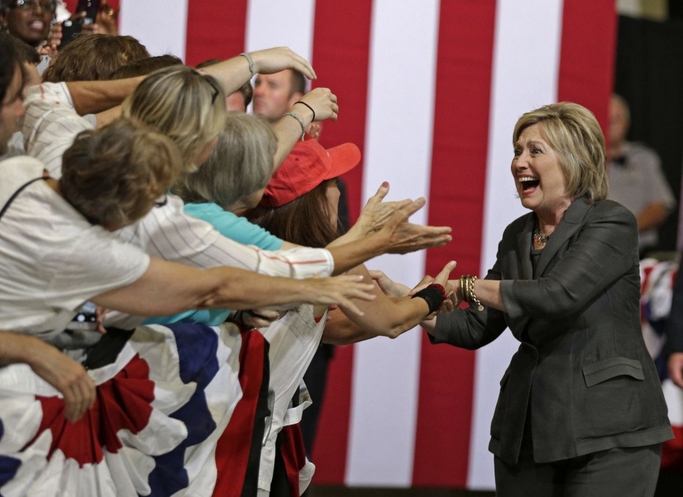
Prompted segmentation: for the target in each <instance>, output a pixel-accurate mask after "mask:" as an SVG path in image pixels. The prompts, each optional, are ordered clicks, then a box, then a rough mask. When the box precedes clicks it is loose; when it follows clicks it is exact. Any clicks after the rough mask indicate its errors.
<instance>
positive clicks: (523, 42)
mask: <svg viewBox="0 0 683 497" xmlns="http://www.w3.org/2000/svg"><path fill="white" fill-rule="evenodd" d="M562 6H563V4H562V0H548V1H545V2H531V1H524V2H520V1H519V0H498V2H497V6H496V31H495V42H494V56H493V57H494V60H493V72H492V74H493V76H492V78H493V81H492V92H491V93H492V97H491V98H492V100H491V114H490V121H489V122H490V125H489V130H490V131H489V155H488V164H487V175H486V205H485V207H484V234H483V245H482V251H483V252H482V265H481V274H482V275H485V274H486V271H487V270H488V269H489V268H490V267H491V266H493V263H494V262H495V260H496V251H497V248H498V242H499V241H500V238H501V236H502V235H503V231H504V230H505V227H506V226H507V225H508V224H509V223H510V222H512V221H513V220H514V219H516V218H517V217H519V216H521V215H523V214H525V213H526V212H528V211H527V210H526V209H524V208H523V207H522V206H521V204H520V202H519V199H518V198H517V197H516V195H515V187H514V183H513V180H512V176H511V174H510V169H509V167H510V163H511V160H512V138H511V137H512V131H513V129H514V126H515V123H516V122H517V119H518V118H519V116H521V115H522V114H523V113H524V112H527V111H530V110H532V109H535V108H537V107H540V106H541V105H545V104H549V103H553V102H555V101H556V99H557V79H558V69H559V64H560V40H561V33H562ZM518 345H519V343H518V342H517V341H516V340H515V339H514V338H513V336H512V334H511V333H509V332H508V331H506V332H505V333H504V334H503V336H501V337H500V338H499V339H498V340H496V341H494V342H493V343H492V344H490V345H488V346H486V347H484V348H483V349H480V350H479V351H477V356H476V365H475V390H474V413H473V416H472V419H473V425H472V438H471V441H470V465H469V471H468V488H472V489H488V488H491V485H492V482H493V457H492V456H491V454H490V453H489V452H488V449H487V447H488V442H489V438H490V431H489V427H490V424H491V419H492V418H493V411H494V408H495V399H496V398H497V397H498V392H499V389H500V386H499V382H500V379H501V377H502V376H503V373H504V372H505V368H506V367H507V365H508V364H509V362H510V358H511V357H512V354H513V353H514V352H515V350H516V349H517V347H518Z"/></svg>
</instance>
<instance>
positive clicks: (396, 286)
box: [368, 269, 410, 298]
mask: <svg viewBox="0 0 683 497" xmlns="http://www.w3.org/2000/svg"><path fill="white" fill-rule="evenodd" d="M368 272H369V273H370V276H371V277H372V279H373V280H374V281H375V283H377V286H378V287H379V289H380V290H382V293H384V295H386V296H387V297H390V298H399V297H406V296H407V295H408V294H409V292H410V288H408V287H407V286H405V285H402V284H401V283H396V282H395V281H393V280H392V279H391V278H389V277H388V276H387V275H386V274H384V272H382V271H379V270H376V269H371V270H369V271H368Z"/></svg>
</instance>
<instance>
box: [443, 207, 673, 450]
mask: <svg viewBox="0 0 683 497" xmlns="http://www.w3.org/2000/svg"><path fill="white" fill-rule="evenodd" d="M535 219H536V218H535V214H533V213H529V214H527V215H525V216H522V217H520V218H519V219H517V220H516V221H514V222H513V223H512V224H510V225H509V226H508V227H507V228H506V230H505V233H504V234H503V239H502V241H501V242H500V244H499V246H498V255H497V261H496V263H495V265H494V266H493V269H491V270H490V271H489V272H488V274H487V276H486V278H487V279H492V280H501V285H500V287H501V295H502V298H503V302H504V303H505V308H506V310H507V312H505V313H503V312H501V311H498V310H495V309H489V308H486V309H485V310H484V311H483V312H478V311H477V310H476V307H475V306H472V307H470V308H469V309H457V310H456V311H455V312H452V313H450V314H444V315H442V316H439V317H438V318H437V323H436V330H435V336H434V337H430V339H431V340H432V342H433V343H448V344H451V345H455V346H456V347H462V348H466V349H477V348H479V347H482V346H484V345H486V344H487V343H490V342H491V341H493V340H495V339H496V338H497V337H498V336H499V335H500V334H501V333H502V332H503V331H504V330H505V328H507V327H509V328H510V330H511V331H512V334H513V335H514V336H515V338H517V340H519V341H520V342H521V344H520V346H519V349H518V350H517V352H516V353H515V355H514V356H513V358H512V362H511V363H510V366H509V367H508V369H507V371H506V372H505V374H504V375H503V378H502V379H501V381H500V385H501V389H500V395H499V397H498V403H497V405H496V411H495V414H494V416H493V421H492V424H491V441H490V443H489V450H490V451H491V452H493V453H494V454H495V455H496V456H498V457H500V458H501V459H502V460H504V461H505V462H508V463H511V464H514V463H516V462H517V460H518V457H519V449H520V446H521V442H522V433H523V429H524V421H525V417H526V414H527V407H530V409H531V432H532V438H533V447H534V460H535V461H536V462H538V463H543V462H551V461H557V460H561V459H569V458H573V457H578V456H581V455H584V454H589V453H592V452H597V451H600V450H606V449H610V448H613V447H639V446H645V445H652V444H656V443H659V442H663V441H665V440H670V439H672V438H673V432H672V430H671V425H670V423H669V419H668V417H667V408H666V404H665V402H664V396H663V394H662V388H661V385H660V382H659V378H658V377H657V372H656V370H655V368H654V365H653V363H652V360H651V358H650V356H649V354H648V352H647V349H646V348H645V343H644V341H643V336H642V332H641V328H640V307H639V303H640V273H639V261H638V226H637V224H636V219H635V217H634V216H633V214H631V212H630V211H628V210H627V209H626V208H625V207H623V206H622V205H620V204H618V203H616V202H612V201H609V200H604V201H599V202H595V203H592V204H587V203H586V202H585V201H584V200H583V199H578V200H575V201H574V202H573V203H572V204H571V206H570V207H569V208H568V209H567V211H566V212H565V214H564V217H563V219H562V221H561V222H560V224H559V225H558V227H557V229H556V230H555V232H554V233H553V235H552V237H551V238H550V240H549V241H548V244H547V246H546V247H545V248H544V249H543V252H542V254H541V256H540V259H539V261H538V266H537V268H536V274H537V275H538V276H537V279H532V265H531V255H530V254H531V243H532V232H533V229H534V225H535Z"/></svg>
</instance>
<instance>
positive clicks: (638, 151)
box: [626, 142, 659, 164]
mask: <svg viewBox="0 0 683 497" xmlns="http://www.w3.org/2000/svg"><path fill="white" fill-rule="evenodd" d="M626 155H627V156H629V158H630V160H631V161H637V160H640V161H643V162H644V163H646V164H649V163H654V162H658V161H659V154H658V153H657V152H656V151H655V149H653V148H652V147H650V146H648V145H646V144H645V143H642V142H628V145H627V149H626Z"/></svg>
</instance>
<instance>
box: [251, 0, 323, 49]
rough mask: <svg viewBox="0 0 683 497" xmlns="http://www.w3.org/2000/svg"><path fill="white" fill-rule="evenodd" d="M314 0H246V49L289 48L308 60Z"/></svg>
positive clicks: (313, 16) (311, 42)
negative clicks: (247, 0) (275, 0)
mask: <svg viewBox="0 0 683 497" xmlns="http://www.w3.org/2000/svg"><path fill="white" fill-rule="evenodd" d="M314 21H315V0H278V1H277V2H273V1H271V0H250V1H249V2H248V6H247V29H246V35H245V36H246V40H245V47H246V49H247V51H249V52H252V51H254V50H262V49H264V48H271V47H283V46H284V47H289V48H291V49H292V50H294V51H295V52H296V53H298V54H299V55H301V56H302V57H304V58H305V59H306V60H309V61H310V60H311V56H312V54H313V23H314Z"/></svg>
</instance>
